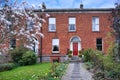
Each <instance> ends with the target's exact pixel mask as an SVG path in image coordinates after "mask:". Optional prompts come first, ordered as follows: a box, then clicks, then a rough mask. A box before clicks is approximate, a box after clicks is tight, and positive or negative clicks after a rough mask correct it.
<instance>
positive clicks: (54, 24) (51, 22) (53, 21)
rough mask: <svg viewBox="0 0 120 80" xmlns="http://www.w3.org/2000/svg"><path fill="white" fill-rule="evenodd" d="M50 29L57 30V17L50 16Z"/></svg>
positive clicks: (51, 30) (50, 30)
mask: <svg viewBox="0 0 120 80" xmlns="http://www.w3.org/2000/svg"><path fill="white" fill-rule="evenodd" d="M53 27H54V28H53ZM48 31H49V32H55V31H56V18H49V24H48Z"/></svg>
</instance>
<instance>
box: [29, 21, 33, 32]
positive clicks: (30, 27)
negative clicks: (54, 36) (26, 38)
mask: <svg viewBox="0 0 120 80" xmlns="http://www.w3.org/2000/svg"><path fill="white" fill-rule="evenodd" d="M33 26H34V23H33V22H32V21H27V29H28V30H30V31H32V30H33Z"/></svg>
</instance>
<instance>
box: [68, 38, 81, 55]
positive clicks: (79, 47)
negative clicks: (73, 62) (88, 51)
mask: <svg viewBox="0 0 120 80" xmlns="http://www.w3.org/2000/svg"><path fill="white" fill-rule="evenodd" d="M74 37H77V38H79V42H78V51H79V50H81V49H82V47H81V39H80V37H79V36H73V37H71V38H70V43H69V44H70V46H69V47H70V50H71V51H73V43H74V42H72V41H71V40H72V39H73V38H74ZM72 55H73V53H72Z"/></svg>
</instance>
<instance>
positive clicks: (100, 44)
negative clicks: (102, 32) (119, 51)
mask: <svg viewBox="0 0 120 80" xmlns="http://www.w3.org/2000/svg"><path fill="white" fill-rule="evenodd" d="M96 48H97V50H100V51H102V38H97V39H96Z"/></svg>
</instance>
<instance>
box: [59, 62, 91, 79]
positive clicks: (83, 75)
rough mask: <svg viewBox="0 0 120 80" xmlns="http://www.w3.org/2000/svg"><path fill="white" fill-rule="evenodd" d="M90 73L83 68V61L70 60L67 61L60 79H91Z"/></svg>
mask: <svg viewBox="0 0 120 80" xmlns="http://www.w3.org/2000/svg"><path fill="white" fill-rule="evenodd" d="M92 75H93V74H92V73H90V72H89V71H87V70H86V69H85V68H84V66H83V63H81V62H72V63H69V65H68V68H67V70H66V73H65V75H64V76H63V77H62V79H61V80H93V79H92Z"/></svg>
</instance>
